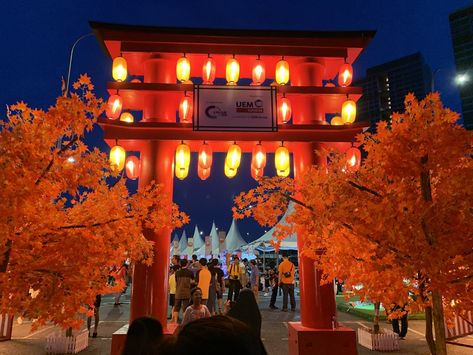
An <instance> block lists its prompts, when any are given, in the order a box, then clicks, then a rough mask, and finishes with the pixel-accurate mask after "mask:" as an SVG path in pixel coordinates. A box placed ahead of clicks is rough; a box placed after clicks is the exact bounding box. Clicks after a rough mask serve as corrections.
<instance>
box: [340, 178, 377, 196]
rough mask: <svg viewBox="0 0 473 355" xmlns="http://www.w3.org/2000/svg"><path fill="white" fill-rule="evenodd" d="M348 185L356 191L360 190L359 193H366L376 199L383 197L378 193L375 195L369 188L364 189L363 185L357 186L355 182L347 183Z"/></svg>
mask: <svg viewBox="0 0 473 355" xmlns="http://www.w3.org/2000/svg"><path fill="white" fill-rule="evenodd" d="M348 184H349V185H351V186H353V187H355V188H357V189H358V190H361V191H366V192H368V193H370V194H372V195H374V196H376V197H383V196H381V195H380V194H379V193H377V192H376V191H374V190H372V189H370V188H369V187H366V186H363V185H359V184H357V183H356V182H353V181H348Z"/></svg>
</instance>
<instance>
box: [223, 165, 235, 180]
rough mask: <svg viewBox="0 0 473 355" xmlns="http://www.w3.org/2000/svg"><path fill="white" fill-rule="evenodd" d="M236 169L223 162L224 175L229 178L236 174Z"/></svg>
mask: <svg viewBox="0 0 473 355" xmlns="http://www.w3.org/2000/svg"><path fill="white" fill-rule="evenodd" d="M237 171H238V169H232V168H230V167H228V165H227V164H226V163H225V169H224V172H225V176H226V177H227V178H229V179H231V178H233V177H235V176H236V174H237Z"/></svg>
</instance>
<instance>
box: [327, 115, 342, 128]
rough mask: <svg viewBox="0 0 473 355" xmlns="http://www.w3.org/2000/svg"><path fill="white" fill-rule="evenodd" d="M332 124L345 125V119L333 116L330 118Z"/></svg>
mask: <svg viewBox="0 0 473 355" xmlns="http://www.w3.org/2000/svg"><path fill="white" fill-rule="evenodd" d="M330 124H331V125H332V126H343V120H342V118H341V117H340V116H333V117H332V119H331V120H330Z"/></svg>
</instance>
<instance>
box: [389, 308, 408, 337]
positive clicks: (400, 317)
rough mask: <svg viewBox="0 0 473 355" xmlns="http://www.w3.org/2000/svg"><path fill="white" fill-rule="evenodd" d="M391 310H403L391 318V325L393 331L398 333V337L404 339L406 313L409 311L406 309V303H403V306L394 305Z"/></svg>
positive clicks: (406, 326)
mask: <svg viewBox="0 0 473 355" xmlns="http://www.w3.org/2000/svg"><path fill="white" fill-rule="evenodd" d="M393 312H396V313H400V312H403V313H402V314H399V315H398V316H397V317H396V318H391V325H392V327H393V332H394V333H396V334H398V335H399V339H402V340H404V339H405V338H406V335H407V329H408V324H407V314H408V313H409V312H407V311H406V305H404V306H403V307H401V306H399V305H395V306H394V307H393V308H392V310H391V313H393ZM399 321H401V329H399Z"/></svg>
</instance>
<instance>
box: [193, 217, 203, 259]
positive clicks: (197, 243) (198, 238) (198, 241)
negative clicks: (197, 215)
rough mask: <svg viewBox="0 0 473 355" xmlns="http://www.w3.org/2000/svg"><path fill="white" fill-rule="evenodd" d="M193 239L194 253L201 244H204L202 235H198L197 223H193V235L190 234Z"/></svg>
mask: <svg viewBox="0 0 473 355" xmlns="http://www.w3.org/2000/svg"><path fill="white" fill-rule="evenodd" d="M192 238H193V240H194V253H195V252H196V251H197V250H199V249H200V248H201V247H202V245H204V241H203V240H202V237H201V236H200V232H199V228H198V227H197V224H196V225H195V228H194V235H193V236H192Z"/></svg>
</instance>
